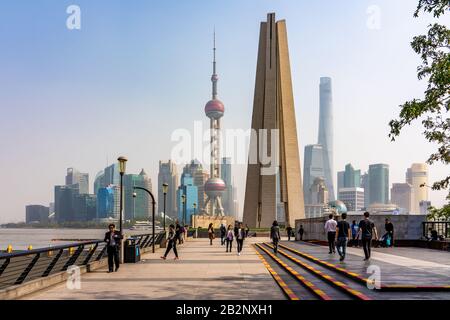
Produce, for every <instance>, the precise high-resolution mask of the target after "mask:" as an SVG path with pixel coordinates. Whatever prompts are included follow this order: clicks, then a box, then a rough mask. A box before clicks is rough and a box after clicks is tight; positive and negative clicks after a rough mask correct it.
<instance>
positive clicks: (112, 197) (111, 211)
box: [97, 185, 120, 219]
mask: <svg viewBox="0 0 450 320" xmlns="http://www.w3.org/2000/svg"><path fill="white" fill-rule="evenodd" d="M119 215H120V187H119V186H115V185H110V186H108V187H106V188H99V189H98V190H97V219H119Z"/></svg>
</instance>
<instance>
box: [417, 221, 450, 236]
mask: <svg viewBox="0 0 450 320" xmlns="http://www.w3.org/2000/svg"><path fill="white" fill-rule="evenodd" d="M430 228H431V229H432V230H436V232H437V234H438V236H443V237H444V238H445V239H449V238H450V221H427V222H422V235H423V236H424V237H429V236H430V232H429V230H430Z"/></svg>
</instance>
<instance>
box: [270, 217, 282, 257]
mask: <svg viewBox="0 0 450 320" xmlns="http://www.w3.org/2000/svg"><path fill="white" fill-rule="evenodd" d="M270 239H271V240H272V243H273V252H274V253H275V254H277V252H278V242H279V241H280V239H281V236H280V227H279V226H278V222H277V221H276V220H275V221H274V222H273V223H272V227H271V228H270Z"/></svg>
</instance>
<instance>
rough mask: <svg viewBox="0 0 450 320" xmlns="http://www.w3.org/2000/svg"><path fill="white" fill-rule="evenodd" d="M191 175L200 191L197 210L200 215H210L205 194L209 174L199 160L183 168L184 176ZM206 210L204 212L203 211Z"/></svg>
mask: <svg viewBox="0 0 450 320" xmlns="http://www.w3.org/2000/svg"><path fill="white" fill-rule="evenodd" d="M186 173H189V174H190V175H191V177H192V178H193V179H194V185H195V186H196V187H197V190H198V195H197V197H198V203H197V209H198V213H200V214H206V213H208V212H209V211H208V209H209V208H208V207H207V208H206V209H205V202H206V193H205V183H206V181H208V179H209V173H208V172H207V171H206V170H205V169H204V168H203V166H202V164H201V163H200V162H199V161H198V160H192V161H191V163H189V164H187V165H186V166H185V167H184V168H183V174H186ZM202 210H204V211H202Z"/></svg>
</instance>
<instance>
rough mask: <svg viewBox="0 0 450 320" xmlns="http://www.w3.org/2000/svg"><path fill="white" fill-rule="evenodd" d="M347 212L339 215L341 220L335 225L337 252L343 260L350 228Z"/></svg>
mask: <svg viewBox="0 0 450 320" xmlns="http://www.w3.org/2000/svg"><path fill="white" fill-rule="evenodd" d="M345 219H347V214H346V213H343V214H342V215H341V220H340V221H338V223H337V226H336V248H337V251H338V253H339V256H340V258H339V260H340V261H344V259H345V253H346V251H347V241H348V240H349V239H350V236H351V230H350V225H349V224H348V222H347V221H345Z"/></svg>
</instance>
